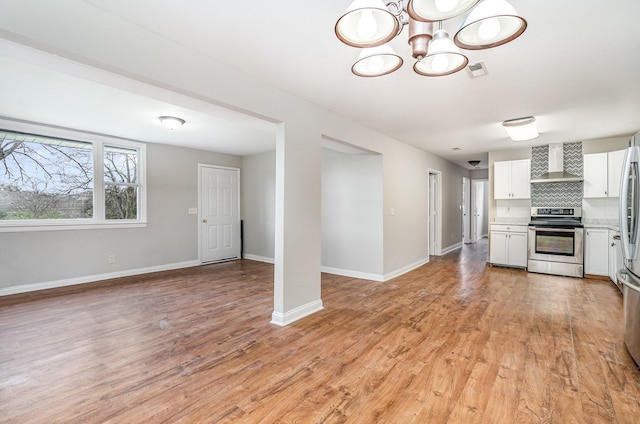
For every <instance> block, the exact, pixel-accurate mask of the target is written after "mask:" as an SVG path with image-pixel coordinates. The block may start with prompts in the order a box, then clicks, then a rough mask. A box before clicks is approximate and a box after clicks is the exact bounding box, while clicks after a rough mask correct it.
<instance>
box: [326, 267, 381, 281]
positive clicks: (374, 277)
mask: <svg viewBox="0 0 640 424" xmlns="http://www.w3.org/2000/svg"><path fill="white" fill-rule="evenodd" d="M320 271H321V272H326V273H327V274H333V275H341V276H343V277H351V278H360V279H362V280H372V281H380V282H382V281H384V275H380V274H370V273H367V272H360V271H351V270H349V269H341V268H331V267H328V266H321V267H320Z"/></svg>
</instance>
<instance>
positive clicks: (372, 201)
mask: <svg viewBox="0 0 640 424" xmlns="http://www.w3.org/2000/svg"><path fill="white" fill-rule="evenodd" d="M382 201H383V196H382V156H381V155H373V154H358V155H352V154H345V153H339V152H336V151H333V150H329V149H323V152H322V227H321V228H322V262H321V263H322V267H323V270H324V271H326V272H330V273H334V274H340V275H350V276H355V277H360V278H369V279H376V280H382V278H383V275H382V274H383V263H384V261H383V256H382V252H383V218H382Z"/></svg>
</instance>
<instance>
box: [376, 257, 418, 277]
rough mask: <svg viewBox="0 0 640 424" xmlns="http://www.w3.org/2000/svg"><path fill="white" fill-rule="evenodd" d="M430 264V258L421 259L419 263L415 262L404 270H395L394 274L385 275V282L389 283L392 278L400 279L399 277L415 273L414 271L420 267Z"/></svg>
mask: <svg viewBox="0 0 640 424" xmlns="http://www.w3.org/2000/svg"><path fill="white" fill-rule="evenodd" d="M428 262H429V258H428V257H427V258H424V259H420V260H419V261H417V262H414V263H412V264H410V265H407V266H405V267H403V268H400V269H397V270H395V271H393V272H390V273H388V274H385V275H384V281H389V280H391V279H392V278H396V277H399V276H401V275H403V274H406V273H407V272H409V271H413V270H414V269H416V268H419V267H421V266H422V265H424V264H426V263H428Z"/></svg>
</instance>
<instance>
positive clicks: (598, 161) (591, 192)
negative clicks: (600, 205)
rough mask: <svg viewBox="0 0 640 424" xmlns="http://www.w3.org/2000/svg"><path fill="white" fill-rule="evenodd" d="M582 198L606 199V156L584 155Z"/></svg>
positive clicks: (601, 154) (603, 154)
mask: <svg viewBox="0 0 640 424" xmlns="http://www.w3.org/2000/svg"><path fill="white" fill-rule="evenodd" d="M584 197H585V198H589V197H607V154H606V153H594V154H590V155H584Z"/></svg>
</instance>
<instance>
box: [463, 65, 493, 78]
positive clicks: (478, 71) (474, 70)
mask: <svg viewBox="0 0 640 424" xmlns="http://www.w3.org/2000/svg"><path fill="white" fill-rule="evenodd" d="M467 73H468V74H469V76H470V77H471V78H478V77H483V76H485V75H489V71H488V70H487V65H486V64H485V63H484V61H480V62H476V63H471V64H469V66H467Z"/></svg>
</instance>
